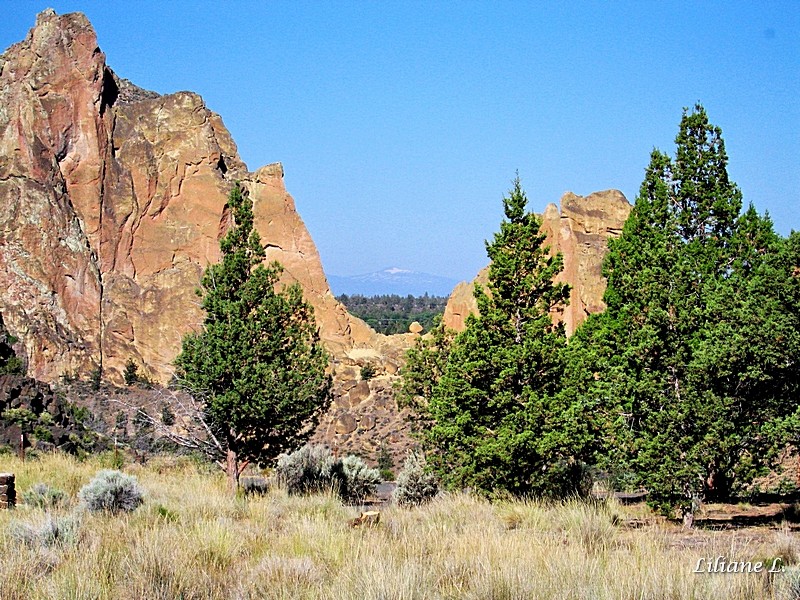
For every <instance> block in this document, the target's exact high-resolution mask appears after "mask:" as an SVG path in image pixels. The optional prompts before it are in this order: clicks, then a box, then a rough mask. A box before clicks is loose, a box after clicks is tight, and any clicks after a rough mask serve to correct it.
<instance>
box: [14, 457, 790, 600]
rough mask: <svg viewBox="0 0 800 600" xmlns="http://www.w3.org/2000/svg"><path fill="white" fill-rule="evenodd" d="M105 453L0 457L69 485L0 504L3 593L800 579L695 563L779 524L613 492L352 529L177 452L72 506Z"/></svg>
mask: <svg viewBox="0 0 800 600" xmlns="http://www.w3.org/2000/svg"><path fill="white" fill-rule="evenodd" d="M103 466H107V465H102V464H100V462H99V461H97V460H96V461H94V462H92V461H88V462H85V463H80V462H77V461H75V460H73V459H71V458H69V457H66V456H61V455H54V456H48V457H44V458H42V459H40V460H36V461H29V462H26V463H25V464H24V465H23V464H21V463H19V462H18V461H16V459H13V458H10V457H2V459H0V470H2V471H10V472H14V473H15V474H16V475H17V486H18V489H19V491H23V490H25V489H27V487H28V486H30V485H33V484H34V483H37V482H45V483H48V484H50V485H52V486H55V487H58V488H61V489H63V490H64V491H65V492H67V493H68V494H69V496H70V498H71V502H70V503H68V504H67V506H65V507H60V508H58V509H57V510H56V511H55V513H53V514H49V515H46V514H45V513H44V511H43V510H42V509H33V508H28V507H25V506H20V507H19V508H18V509H17V510H15V511H3V512H2V513H0V532H2V534H0V535H2V537H0V586H1V587H0V597H2V598H4V599H8V600H14V599H25V600H36V599H44V598H49V599H63V598H70V599H76V600H77V599H90V598H91V599H95V598H97V599H131V600H134V599H137V600H138V599H140V598H148V599H174V598H182V599H187V600H188V599H194V598H197V599H200V598H220V599H223V598H224V599H229V598H234V599H236V598H242V599H245V598H248V599H250V598H252V599H256V598H322V599H332V600H336V599H342V600H344V599H359V600H360V599H375V600H377V599H409V600H411V599H429V598H430V599H434V598H453V599H457V598H458V599H461V598H465V599H471V598H472V599H476V600H477V599H481V600H485V599H516V598H519V599H523V598H524V599H529V598H542V599H546V598H559V599H569V598H575V599H592V598H598V599H600V598H603V599H605V598H609V599H619V600H633V599H654V600H655V599H662V598H663V599H673V598H674V599H678V598H696V599H705V598H730V599H742V600H744V599H758V598H770V599H771V598H795V597H798V596H797V593H798V592H799V591H800V576H798V574H797V572H796V571H795V570H794V569H792V568H791V567H790V568H788V569H787V571H786V572H784V573H779V574H777V575H774V576H768V575H765V574H696V573H693V570H694V567H695V565H696V564H697V561H698V559H699V558H703V557H711V558H712V559H713V558H714V557H716V556H726V557H728V558H730V559H731V560H763V559H766V558H769V557H774V556H782V557H784V558H785V559H786V560H787V561H788V562H790V563H791V562H792V561H795V560H797V558H798V556H800V552H799V551H798V550H799V547H798V545H797V540H796V539H795V536H794V534H792V533H791V532H789V531H788V530H778V531H771V530H768V529H759V530H749V531H739V532H703V531H699V532H692V533H684V532H682V531H680V530H679V529H677V528H675V527H674V526H672V525H669V524H663V523H662V524H654V525H648V526H645V527H643V528H641V529H636V530H629V529H627V528H626V527H625V526H624V521H625V519H626V518H627V517H628V515H627V514H626V513H625V511H624V509H623V508H622V507H620V506H617V505H613V504H592V503H584V502H579V501H567V502H563V503H544V502H533V501H529V502H518V501H506V502H499V503H496V504H489V503H488V502H485V501H483V500H479V499H476V498H473V497H470V496H466V495H451V496H444V497H440V498H438V499H436V500H435V501H434V502H432V503H430V504H428V505H426V506H423V507H420V508H411V509H405V508H399V507H388V508H386V509H384V510H383V513H382V515H381V523H380V525H379V526H378V527H376V528H374V529H351V528H349V527H348V526H347V521H348V519H350V518H352V517H353V516H356V515H357V509H355V508H351V507H344V506H342V505H341V503H340V502H339V501H338V499H336V498H335V497H333V496H329V495H328V496H326V495H319V496H312V497H305V498H297V497H289V496H287V495H286V494H285V493H283V492H281V491H279V490H278V491H274V492H272V493H271V494H269V495H267V496H262V497H254V498H250V499H235V498H231V497H229V496H228V495H227V494H226V487H225V481H224V479H223V478H222V476H220V475H218V474H215V473H207V472H203V471H202V470H199V469H198V468H197V467H196V466H195V465H193V464H191V463H190V462H188V461H181V460H174V459H163V460H160V461H157V462H155V461H154V462H153V463H151V464H149V465H148V466H146V467H141V466H138V465H130V466H128V467H126V469H125V470H126V471H127V472H128V473H130V474H133V475H135V476H136V477H137V478H138V479H139V483H140V484H141V485H142V487H143V488H145V490H147V497H146V500H145V504H144V505H143V506H142V507H140V508H139V509H137V510H136V511H135V512H134V513H132V514H129V515H123V516H111V515H105V514H92V513H89V512H86V511H82V510H81V508H80V507H79V506H78V505H77V501H76V497H77V492H78V490H79V489H80V487H81V486H82V485H84V484H85V483H87V482H88V481H89V480H90V479H91V478H92V477H93V476H94V474H95V473H96V472H97V471H98V470H99V469H100V468H102V467H103ZM66 516H76V518H78V520H79V523H80V528H79V531H78V534H77V536H72V537H69V536H68V537H67V538H66V539H63V540H62V539H57V540H55V541H52V542H47V543H43V542H36V541H34V542H30V541H25V540H23V539H21V538H20V536H19V535H16V534H14V533H13V532H14V531H19V530H20V528H22V529H25V530H26V531H28V530H30V529H36V528H37V527H42V526H43V523H49V522H51V521H48V519H54V518H59V517H66ZM31 539H33V540H37V539H38V538H36V537H35V536H34V537H33V538H31Z"/></svg>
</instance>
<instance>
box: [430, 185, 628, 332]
mask: <svg viewBox="0 0 800 600" xmlns="http://www.w3.org/2000/svg"><path fill="white" fill-rule="evenodd" d="M630 211H631V205H630V204H629V203H628V201H627V200H626V199H625V196H623V195H622V192H619V191H617V190H607V191H604V192H595V193H593V194H589V195H588V196H586V197H583V196H577V195H575V194H573V193H571V192H567V193H566V194H564V196H562V198H561V210H560V211H559V209H558V208H557V207H556V205H555V204H549V205H548V206H547V208H545V211H544V215H542V231H544V232H545V233H546V235H547V240H546V242H545V243H546V244H547V245H548V246H550V251H551V252H552V253H556V252H560V253H561V254H562V256H563V259H564V269H563V271H562V272H561V274H560V275H559V276H558V277H557V280H558V281H562V282H565V283H568V284H570V286H572V292H571V294H570V303H569V306H567V307H566V309H565V310H564V312H563V313H560V314H555V315H553V316H554V318H555V319H556V320H558V321H563V322H564V327H565V329H566V331H567V335H572V333H574V331H575V329H577V327H578V326H579V325H580V324H581V323H583V321H585V320H586V317H587V316H588V315H590V314H592V313H597V312H601V311H603V310H604V309H605V304H604V303H603V294H604V293H605V290H606V281H605V279H604V278H603V273H602V266H603V259H604V258H605V255H606V252H607V251H608V238H610V237H616V236H618V235H619V234H620V233H621V232H622V226H623V225H624V223H625V219H627V218H628V214H629V213H630ZM488 277H489V268H488V267H485V268H484V269H482V270H481V271H480V273H478V275H477V277H476V278H475V282H477V283H480V284H481V285H485V284H486V282H487V281H488ZM473 287H474V284H473V283H469V284H468V283H464V282H462V283H460V284H458V285H457V286H456V288H455V289H454V290H453V293H452V294H451V296H450V299H449V300H448V302H447V307H446V308H445V312H444V318H443V320H444V323H445V325H446V326H447V327H450V328H452V329H455V330H456V331H461V330H462V329H463V328H464V320H465V319H466V318H467V315H469V314H470V313H473V312H476V311H477V305H476V304H475V298H474V296H473V293H472V292H473Z"/></svg>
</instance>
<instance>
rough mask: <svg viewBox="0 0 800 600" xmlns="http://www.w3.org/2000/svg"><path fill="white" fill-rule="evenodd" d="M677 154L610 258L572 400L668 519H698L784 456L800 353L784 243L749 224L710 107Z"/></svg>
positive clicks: (656, 166) (577, 345)
mask: <svg viewBox="0 0 800 600" xmlns="http://www.w3.org/2000/svg"><path fill="white" fill-rule="evenodd" d="M676 144H677V153H676V158H675V160H674V161H673V160H670V158H669V157H667V156H666V155H664V154H662V153H660V152H658V151H654V152H653V154H652V156H651V161H650V166H649V167H648V169H647V173H646V176H645V180H644V182H643V184H642V187H641V189H640V193H639V196H638V198H637V200H636V204H635V206H634V208H633V210H632V212H631V215H630V217H629V219H628V221H627V222H626V224H625V227H624V229H623V232H622V235H621V237H620V238H619V239H618V240H615V241H612V242H611V243H610V244H609V246H610V251H609V255H608V257H607V259H606V262H605V267H604V272H605V275H606V276H607V278H608V288H607V291H606V295H605V300H606V303H607V304H608V309H607V311H606V312H605V313H603V314H602V315H598V316H595V317H593V318H591V319H589V321H588V322H587V324H586V326H585V327H583V328H582V329H581V330H580V331H579V332H578V334H577V335H576V337H575V339H574V343H573V344H570V346H571V348H570V354H571V355H572V360H573V361H574V362H575V361H577V362H582V363H584V364H586V365H590V366H587V367H586V368H585V369H584V370H583V372H582V373H581V377H582V378H583V379H582V382H580V383H578V384H576V382H573V387H574V386H575V385H584V386H586V388H587V389H589V390H590V393H589V394H588V396H589V398H591V401H592V402H594V403H595V404H597V405H598V406H600V407H601V408H600V409H599V411H600V413H602V414H603V415H604V419H605V420H606V423H605V429H604V430H603V434H604V437H605V439H606V440H607V441H609V444H610V446H611V448H612V450H611V452H610V456H609V457H608V458H607V462H608V463H610V464H616V465H617V466H621V467H622V468H623V469H627V470H629V471H630V472H631V473H633V474H635V477H636V478H637V479H638V481H639V482H640V483H641V484H643V485H644V486H646V487H647V488H648V490H649V491H650V498H651V501H652V502H653V503H654V504H656V505H658V506H660V507H661V508H663V509H664V510H665V511H668V510H671V509H672V508H675V507H678V508H680V509H681V510H683V511H684V512H685V513H688V512H690V511H691V506H692V505H693V501H694V500H695V499H698V498H706V499H713V498H719V497H725V496H728V495H729V494H730V493H731V492H732V491H734V490H735V489H740V488H741V487H742V486H744V485H747V484H749V483H750V482H752V481H753V479H754V477H755V476H756V475H758V474H759V473H763V472H764V469H765V468H766V467H768V466H769V465H770V464H772V459H774V457H775V456H776V455H777V452H778V451H779V450H781V449H783V447H784V445H785V442H786V441H787V439H788V437H787V435H788V433H789V431H790V430H791V428H792V427H793V422H794V418H793V413H794V411H795V408H796V407H795V406H794V404H793V401H792V397H791V396H790V395H788V394H789V393H790V389H789V388H792V384H791V383H790V381H791V375H790V372H791V368H792V367H791V363H792V361H793V360H794V359H792V358H791V357H790V356H791V353H792V352H795V353H796V352H797V350H798V349H799V348H800V346H798V330H797V329H796V323H797V321H796V319H797V315H796V312H795V313H794V316H791V315H792V311H793V310H794V311H796V307H795V308H794V309H793V308H792V307H791V306H790V303H788V302H787V300H786V293H785V292H786V291H787V290H788V289H789V286H790V285H791V283H792V282H791V276H790V273H789V266H788V263H789V260H788V259H787V258H786V257H785V253H784V252H782V250H781V248H782V246H783V242H782V241H781V240H780V238H779V237H778V236H776V235H775V233H774V232H773V230H772V224H771V222H770V221H769V219H768V218H766V217H761V216H759V215H758V214H757V213H756V212H755V211H754V210H753V209H752V207H751V208H750V209H749V210H748V211H747V212H745V213H744V214H742V215H741V216H740V214H739V213H740V212H741V206H742V200H741V193H740V191H739V190H738V188H737V187H736V185H735V184H733V183H732V182H731V181H730V180H729V178H728V174H727V161H728V158H727V155H726V153H725V146H724V142H723V140H722V135H721V131H720V129H719V128H718V127H715V126H713V125H711V124H710V123H709V121H708V117H707V115H706V112H705V110H704V109H703V108H702V107H701V106H699V105H698V106H696V107H695V109H694V110H693V111H692V112H691V113H690V112H688V111H685V112H684V115H683V118H682V120H681V124H680V131H679V134H678V136H677V138H676ZM793 323H794V325H793ZM787 350H788V351H789V354H788V355H787V353H786V351H787ZM795 356H796V354H795ZM794 368H795V369H796V367H794ZM589 372H591V374H592V377H589V375H588V373H589ZM795 372H796V371H795ZM579 381H580V379H579ZM794 385H795V386H796V384H794Z"/></svg>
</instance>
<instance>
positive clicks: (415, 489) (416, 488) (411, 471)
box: [392, 452, 439, 506]
mask: <svg viewBox="0 0 800 600" xmlns="http://www.w3.org/2000/svg"><path fill="white" fill-rule="evenodd" d="M425 466H426V462H425V457H424V456H423V455H422V454H419V453H416V452H412V453H410V454H409V455H408V457H407V458H406V461H405V463H404V464H403V470H402V471H400V474H399V475H398V476H397V487H396V488H395V490H394V492H393V493H392V498H393V499H394V501H395V502H397V504H400V505H402V506H416V505H419V504H422V503H423V502H427V501H428V500H431V499H432V498H433V497H434V496H436V494H438V493H439V483H438V481H437V480H436V477H435V476H434V475H433V473H428V472H426V471H425Z"/></svg>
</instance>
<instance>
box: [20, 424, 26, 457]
mask: <svg viewBox="0 0 800 600" xmlns="http://www.w3.org/2000/svg"><path fill="white" fill-rule="evenodd" d="M19 459H20V460H21V461H22V462H25V432H24V431H21V432H20V434H19Z"/></svg>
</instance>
